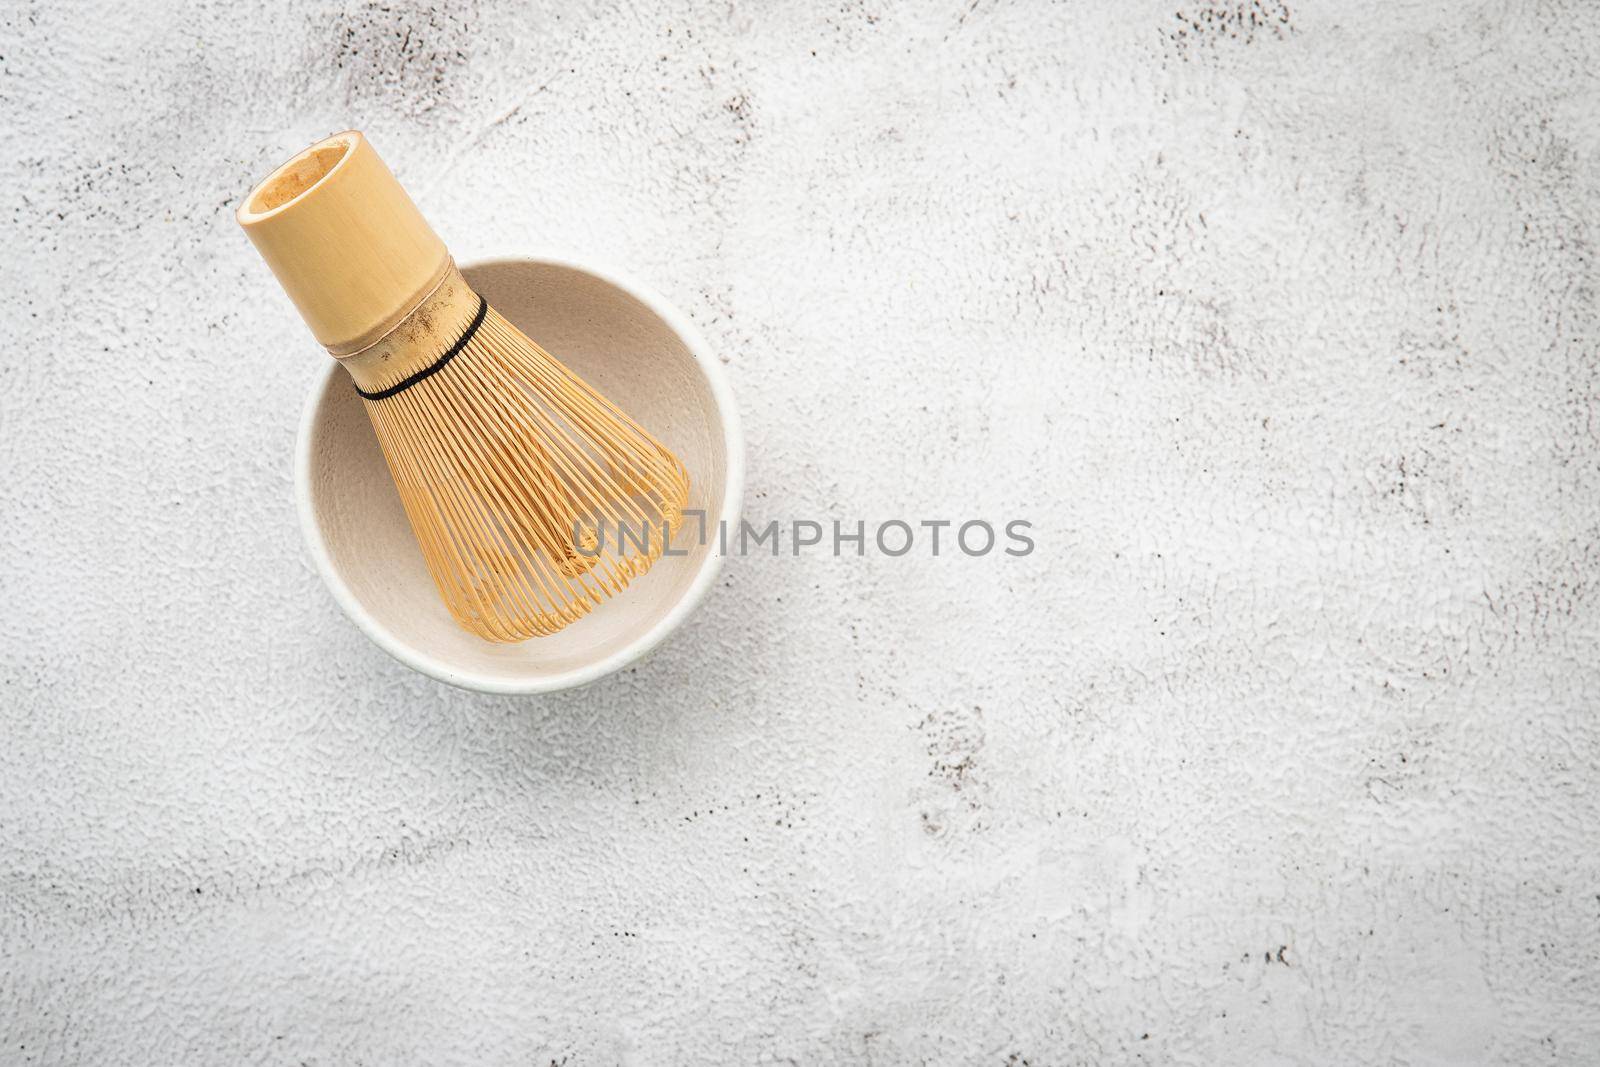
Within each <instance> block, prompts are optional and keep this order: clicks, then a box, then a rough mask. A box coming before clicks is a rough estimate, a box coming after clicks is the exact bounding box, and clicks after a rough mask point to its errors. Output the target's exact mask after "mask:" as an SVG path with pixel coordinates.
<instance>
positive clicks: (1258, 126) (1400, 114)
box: [0, 0, 1600, 1065]
mask: <svg viewBox="0 0 1600 1067" xmlns="http://www.w3.org/2000/svg"><path fill="white" fill-rule="evenodd" d="M0 19H3V23H4V27H3V33H0V117H3V121H4V128H3V134H4V142H5V148H4V151H3V153H0V204H3V208H4V223H3V225H4V246H5V251H4V259H3V266H0V271H3V276H0V324H3V330H4V347H3V351H0V464H3V478H0V538H3V544H4V549H3V552H4V554H3V557H0V605H3V608H0V683H3V684H0V730H3V734H0V1062H4V1063H7V1064H9V1063H69V1062H84V1063H97V1064H110V1063H146V1064H156V1063H161V1064H165V1063H178V1062H183V1063H237V1062H258V1063H268V1064H296V1063H315V1064H343V1063H366V1064H379V1063H396V1062H406V1061H413V1062H446V1061H451V1062H473V1063H507V1064H523V1065H528V1064H537V1065H543V1064H549V1063H555V1064H566V1065H581V1064H610V1063H628V1064H679V1063H751V1062H758V1061H777V1062H797V1063H807V1064H809V1063H823V1062H863V1063H877V1064H897V1063H919V1062H935V1063H947V1064H969V1063H970V1064H979V1063H991V1064H1013V1065H1018V1064H1024V1063H1026V1064H1036V1065H1038V1064H1069V1063H1127V1062H1151V1063H1180V1064H1211V1063H1252V1064H1253V1063H1261V1064H1268V1063H1298V1064H1312V1063H1326V1064H1390V1063H1394V1064H1457V1063H1503V1064H1517V1065H1524V1064H1539V1063H1564V1064H1584V1063H1594V1062H1596V1061H1597V1058H1600V722H1597V711H1600V352H1597V345H1600V330H1597V325H1600V323H1597V317H1600V301H1597V290H1596V281H1597V279H1596V263H1595V256H1596V248H1595V243H1594V242H1595V237H1596V234H1595V226H1596V221H1595V220H1596V218H1597V213H1600V105H1597V99H1600V96H1597V94H1600V78H1597V77H1596V74H1595V71H1596V69H1597V68H1600V9H1597V8H1596V7H1595V6H1594V5H1590V4H1584V3H1576V2H1574V3H1561V2H1555V0H1550V2H1544V3H1527V4H1513V3H1469V4H1464V5H1447V4H1436V3H1431V2H1430V3H1405V4H1368V3H1356V4H1352V3H1338V2H1333V0H1328V2H1322V3H1316V4H1302V3H1298V2H1295V3H1293V4H1292V5H1291V7H1290V8H1285V7H1284V6H1282V5H1280V4H1277V3H1272V2H1265V0H1263V2H1261V3H1257V4H1253V5H1252V4H1248V3H1244V4H1241V3H1235V2H1228V3H1216V4H1208V3H1206V2H1204V0H1197V2H1190V0H1166V2H1165V3H1155V2H1149V3H1145V2H1140V3H1133V4H1118V5H1088V4H1081V5H1047V4H1045V3H1042V2H1040V3H1024V2H1016V3H996V2H994V0H975V2H974V0H959V2H955V3H945V2H938V3H924V4H894V3H889V2H884V3H881V4H880V3H876V2H868V3H857V2H854V0H849V2H845V3H842V4H839V3H833V4H824V5H811V6H797V5H789V4H779V3H747V2H744V0H737V2H734V3H727V2H718V3H696V4H690V5H687V6H686V5H683V4H677V3H673V4H666V5H658V4H646V3H636V4H628V3H624V4H620V5H619V4H610V3H607V4H599V5H594V6H578V7H571V8H557V7H555V6H548V5H534V6H531V7H530V6H521V5H511V4H498V3H490V2H483V3H463V4H451V5H448V6H447V5H444V4H438V5H435V6H429V5H427V4H426V3H423V2H420V0H381V2H364V3H355V2H347V3H332V4H328V3H311V2H308V0H290V2H287V3H282V4H272V5H263V6H262V7H261V8H260V9H259V10H256V11H250V10H248V9H247V7H246V6H245V5H239V6H237V7H234V6H231V5H224V4H203V3H202V4H180V3H176V2H162V3H137V4H135V3H105V4H95V5H86V4H72V3H60V2H26V0H5V3H4V7H3V15H0ZM346 126H359V127H362V128H365V129H366V130H368V131H369V132H370V133H371V134H372V135H373V137H374V139H375V141H376V143H377V144H378V147H379V148H380V150H381V151H382V152H383V153H384V154H385V155H386V156H387V158H388V159H389V160H390V161H391V163H392V164H393V165H394V167H395V169H396V170H397V172H398V173H399V174H400V176H401V177H402V179H403V180H405V181H406V182H407V183H408V184H409V185H410V187H411V188H412V190H413V192H414V194H415V196H416V198H417V199H418V200H419V201H420V202H421V204H422V206H423V208H424V209H425V211H426V212H427V213H428V214H429V215H430V216H431V217H432V219H433V220H434V222H435V224H436V226H437V227H438V228H439V229H440V231H441V232H442V233H443V235H444V236H445V238H446V240H447V241H449V242H450V244H451V245H452V246H453V248H454V249H455V250H456V252H457V253H458V255H460V256H462V257H464V258H468V257H472V256H477V255H483V254H487V253H492V252H508V253H515V252H524V251H532V250H544V251H556V252H561V253H566V254H570V255H575V256H580V257H592V258H597V259H599V260H600V261H602V262H609V263H612V264H616V265H619V266H622V267H624V268H626V269H629V270H631V271H633V272H635V273H637V274H638V275H640V276H641V277H643V278H645V279H646V280H648V281H650V282H651V283H653V284H654V285H656V286H657V287H659V288H660V289H661V290H662V291H663V292H664V293H666V294H667V296H668V297H669V298H670V299H672V300H674V301H676V302H678V303H679V304H680V305H681V306H682V307H684V308H685V309H686V310H687V311H688V312H689V313H691V314H692V315H693V316H694V318H695V319H696V320H697V321H698V322H699V323H700V324H701V325H702V326H703V328H704V329H705V331H706V333H707V335H708V336H709V337H710V339H711V340H712V342H713V343H714V345H715V346H716V347H717V348H718V349H719V351H720V352H721V353H722V355H723V358H725V360H726V361H727V368H728V371H729V373H730V374H731V376H732V379H733V384H734V387H735V390H736V392H737V395H738V397H739V399H740V402H741V406H742V410H743V413H744V416H745V425H746V427H747V430H748V435H749V459H750V487H749V493H748V497H747V500H746V506H747V511H748V512H749V514H750V515H751V517H752V518H754V519H755V520H757V521H759V522H764V521H765V520H767V519H769V518H784V519H786V518H788V517H790V516H794V515H802V516H807V517H813V516H814V517H820V518H823V519H829V518H832V517H839V518H844V519H847V520H853V519H855V518H857V517H863V518H867V519H869V520H875V519H881V518H889V517H895V516H906V517H910V518H936V517H947V518H965V517H983V518H989V519H991V520H997V521H998V520H1001V519H1005V518H1010V517H1018V516H1020V517H1027V518H1031V519H1032V520H1033V521H1034V522H1035V524H1036V527H1037V531H1036V532H1037V537H1038V545H1039V548H1038V551H1037V552H1036V553H1035V554H1034V555H1033V556H1032V557H1030V558H1027V559H1024V560H1016V559H1007V558H1003V557H1002V558H990V559H985V560H969V559H964V558H962V557H960V556H954V557H952V556H949V555H944V556H941V557H940V558H939V559H937V560H934V559H930V558H927V557H925V556H919V557H907V558H905V559H902V560H885V559H881V558H879V559H872V558H868V559H865V560H855V559H847V560H834V559H831V558H818V557H811V558H802V559H800V560H794V559H787V558H786V559H778V560H773V559H770V558H765V559H740V560H732V561H730V562H729V564H728V566H727V568H726V570H725V574H724V580H723V581H722V582H721V583H720V584H719V587H718V589H717V591H716V592H715V593H714V594H713V595H712V596H711V597H710V599H709V600H708V601H707V603H706V605H705V606H704V608H703V609H702V610H701V611H700V613H699V614H698V615H697V616H696V617H695V618H694V619H693V620H692V621H691V622H690V624H689V625H688V626H687V627H686V628H685V629H684V630H683V631H681V632H680V633H679V635H678V636H676V637H675V638H674V639H673V640H672V641H671V642H670V643H669V644H668V645H667V646H666V647H665V648H663V649H662V650H661V651H660V652H659V653H657V654H656V655H655V656H654V657H653V658H651V659H650V660H648V661H646V662H645V663H643V664H641V665H639V666H637V667H636V668H635V669H633V670H629V671H627V672H625V673H623V674H622V675H620V676H617V677H613V678H611V679H609V680H607V681H604V682H602V683H599V684H596V685H594V686H593V687H591V688H589V689H587V690H583V691H579V692H574V693H568V694H564V695H561V696H557V697H552V698H545V699H491V698H485V697H480V696H476V695H473V694H469V693H464V692H458V691H454V690H451V689H448V688H446V687H444V686H441V685H438V684H436V683H434V682H432V681H429V680H427V679H425V678H422V677H419V676H417V675H414V674H411V673H408V672H407V671H405V670H404V669H402V668H401V667H399V666H398V665H397V664H395V663H393V662H391V661H390V660H388V659H387V658H385V657H384V656H383V655H382V654H381V653H380V652H378V651H377V650H376V649H375V648H374V647H372V646H371V645H370V644H368V643H367V641H366V640H365V639H363V638H362V637H361V635H360V634H359V633H358V632H357V631H356V630H355V628H354V627H353V626H352V625H351V624H349V623H348V622H347V621H346V620H345V619H344V618H343V617H342V616H341V615H340V614H339V612H338V610H337V609H336V607H335V606H334V604H333V602H332V600H331V599H330V597H329V596H328V595H327V594H326V593H325V592H324V590H323V588H322V586H321V585H320V584H319V582H318V580H317V578H316V576H315V574H314V573H313V571H312V569H311V567H310V565H309V563H308V561H307V558H306V556H305V554H304V552H303V551H302V548H301V543H300V538H299V533H298V530H297V528H296V524H295V518H294V513H293V504H292V498H291V484H290V454H291V448H292V442H293V434H294V429H295V425H296V419H297V417H298V414H299V409H300V403H301V399H302V397H303V395H304V392H305V389H306V386H307V383H308V382H309V380H310V379H311V377H312V375H313V373H314V372H315V371H316V369H317V368H318V366H319V361H320V360H321V359H322V358H324V357H322V356H321V354H320V352H319V350H318V349H316V347H315V346H314V345H313V344H312V343H311V342H310V340H309V338H308V336H307V334H306V333H305V331H304V328H303V327H302V326H301V325H300V323H299V321H298V320H297V319H296V317H295V316H294V314H293V312H292V311H291V310H290V308H289V307H288V305H287V302H286V301H285V300H284V299H283V297H282V296H281V294H280V293H279V292H278V290H277V289H276V288H275V286H274V284H273V283H272V281H271V279H270V278H269V276H268V275H267V273H266V271H265V269H264V268H263V267H262V265H261V264H260V263H259V262H258V261H257V259H256V257H255V255H254V253H253V252H252V250H251V248H250V246H249V245H248V243H247V242H246V240H245V239H244V237H243V236H242V235H241V234H240V233H239V232H238V230H237V228H236V226H235V224H234V221H233V218H232V208H233V206H234V205H235V204H236V202H237V201H238V199H239V197H240V196H241V195H242V194H243V192H244V191H245V190H246V189H247V188H248V187H249V186H250V184H251V183H252V182H253V181H254V180H255V179H257V178H259V177H260V176H261V175H263V174H265V173H266V171H267V170H268V169H269V168H270V167H271V166H272V165H274V164H276V163H277V162H279V161H280V160H281V159H282V158H284V157H285V156H287V155H288V154H289V153H290V152H292V151H294V150H295V149H297V148H299V147H300V146H301V145H303V144H305V143H307V142H309V141H310V140H312V139H313V138H316V137H318V136H321V135H323V134H326V133H329V132H331V131H334V130H337V129H341V128H344V127H346Z"/></svg>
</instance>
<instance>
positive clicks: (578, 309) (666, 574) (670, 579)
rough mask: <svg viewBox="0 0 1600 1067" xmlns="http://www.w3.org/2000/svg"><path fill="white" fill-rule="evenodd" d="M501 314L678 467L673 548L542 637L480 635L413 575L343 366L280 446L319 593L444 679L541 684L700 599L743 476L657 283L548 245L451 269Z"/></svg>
mask: <svg viewBox="0 0 1600 1067" xmlns="http://www.w3.org/2000/svg"><path fill="white" fill-rule="evenodd" d="M462 270H463V272H464V273H465V274H466V276H467V279H468V281H470V282H471V283H472V284H473V286H474V287H475V288H476V289H477V290H478V291H479V292H481V293H482V294H483V295H484V296H485V297H486V298H487V299H488V301H489V303H490V304H492V305H493V306H494V307H495V309H496V310H497V311H499V312H500V313H501V314H502V315H504V316H505V317H506V318H508V319H510V320H511V321H512V322H513V323H515V324H516V325H517V326H518V327H520V328H521V329H522V330H523V332H525V333H527V334H528V335H529V336H530V337H533V338H534V339H536V340H537V341H538V342H539V343H540V344H541V345H543V346H544V347H545V348H546V349H548V350H549V351H550V352H551V353H553V354H554V355H555V356H556V358H558V359H560V360H562V361H563V362H564V363H566V364H567V365H568V366H569V367H571V368H572V369H573V370H574V371H576V372H577V373H578V374H579V375H581V376H582V377H583V378H585V379H587V380H588V381H589V382H590V383H591V384H593V385H594V386H595V387H596V388H597V389H599V390H600V391H601V392H602V393H605V394H606V395H607V396H609V397H611V398H612V399H613V400H615V401H616V402H617V404H618V405H619V406H620V407H621V408H622V409H623V410H624V411H626V412H628V413H629V414H630V415H632V416H633V417H634V418H636V419H637V420H638V421H639V422H640V423H641V424H642V425H644V426H645V427H647V428H648V429H649V430H650V431H651V432H652V433H654V434H655V435H656V436H657V437H659V438H660V439H661V441H662V443H663V444H665V445H666V446H667V447H668V448H671V449H672V450H673V451H674V452H676V453H677V454H678V457H679V458H680V459H682V460H683V462H684V465H685V466H686V467H687V468H688V469H689V477H690V481H691V484H690V493H689V508H691V509H694V508H699V509H702V510H704V511H705V513H706V530H707V537H706V539H705V540H706V543H705V544H698V543H697V542H698V540H699V537H698V533H699V530H698V526H699V524H698V521H697V519H696V518H695V517H694V516H692V515H691V516H690V517H688V518H686V519H685V521H684V526H683V532H682V533H680V535H679V537H678V538H677V539H675V541H674V544H673V548H674V550H680V549H682V550H687V551H688V555H687V556H681V557H671V558H665V557H664V558H662V559H659V560H657V561H656V564H655V566H654V567H652V568H651V569H650V573H648V574H646V575H645V576H644V577H643V578H641V579H638V580H637V581H635V582H634V583H633V584H632V585H630V586H629V587H628V588H627V589H626V590H624V591H623V592H622V593H621V595H619V596H616V597H613V598H612V599H610V600H608V601H606V602H605V603H604V604H602V605H601V606H600V607H598V608H596V609H595V610H594V611H593V612H592V613H590V614H589V615H588V616H587V617H585V618H583V619H580V620H579V621H577V622H575V623H573V624H572V625H570V626H568V627H567V628H566V629H565V630H562V631H561V632H560V633H558V634H555V635H553V636H551V637H539V638H534V639H533V640H531V641H524V642H522V643H521V644H514V645H502V644H494V643H492V642H489V641H484V640H483V639H481V638H479V637H475V636H473V635H472V634H469V633H467V632H466V631H465V630H462V629H461V628H460V627H458V626H457V625H456V623H455V622H454V620H452V619H451V618H450V615H449V613H448V612H447V611H446V610H445V607H444V604H443V603H442V602H441V601H440V599H439V594H438V592H437V590H436V589H435V588H434V584H433V579H432V578H431V577H429V575H428V570H427V566H426V564H424V562H423V559H422V552H421V550H420V549H418V547H417V544H416V540H415V539H414V538H413V536H412V533H411V525H410V523H409V522H408V521H407V520H406V515H405V512H404V510H402V508H401V506H400V497H399V495H398V493H396V491H395V488H394V482H393V481H392V480H391V479H390V477H389V469H388V467H387V466H386V465H385V463H384V459H383V453H382V452H381V451H379V449H378V442H377V439H376V438H375V437H374V435H373V432H372V427H371V425H370V424H369V422H368V421H367V415H366V412H365V411H364V410H363V409H362V401H361V398H360V397H358V396H356V394H355V390H354V389H353V388H352V387H351V384H350V378H349V376H348V375H347V374H346V373H345V372H344V371H343V370H342V369H341V368H340V367H339V365H338V364H337V363H335V362H334V361H333V360H331V359H330V360H328V361H327V364H328V365H327V369H326V370H325V371H324V372H323V373H322V374H321V375H320V376H319V377H318V379H317V381H316V382H315V384H313V386H312V388H311V396H310V399H309V400H308V401H307V403H306V409H305V414H304V416H303V417H302V419H301V421H300V438H299V444H298V448H297V450H296V456H295V495H296V497H297V499H298V502H299V508H300V525H301V527H302V528H303V530H304V532H305V537H306V543H307V544H308V545H309V546H310V549H311V556H312V558H313V559H314V560H316V564H317V569H318V570H319V571H320V572H321V574H322V578H323V580H324V581H325V582H327V583H328V588H329V589H331V590H332V591H333V595H334V599H336V600H337V601H338V602H339V606H340V607H342V608H344V610H345V613H346V614H347V615H349V616H350V618H351V619H353V620H354V621H355V623H356V625H357V626H359V627H361V629H362V630H363V631H365V632H366V634H367V636H368V637H370V638H372V640H373V641H375V642H376V643H377V644H378V646H379V647H380V648H382V649H383V650H384V651H385V652H388V653H389V654H390V655H391V656H393V657H394V658H395V659H397V660H399V661H400V662H401V663H404V664H405V665H406V666H408V667H411V668H413V669H415V670H418V671H421V672H422V673H423V674H427V675H431V676H433V677H434V678H437V679H439V680H440V681H443V682H449V683H450V684H451V685H458V686H461V687H463V688H466V689H477V690H481V691H483V692H488V693H547V692H551V691H553V690H557V689H566V688H568V687H570V686H575V685H582V684H584V683H585V682H591V681H593V680H594V679H596V678H599V677H602V676H603V675H606V674H610V673H611V672H612V671H615V670H619V669H620V668H622V667H624V666H626V665H627V664H629V663H631V662H633V661H634V660H636V659H638V658H639V657H640V656H642V655H644V654H645V653H646V652H648V651H650V649H652V648H654V647H655V646H656V645H657V644H659V643H660V642H661V641H662V639H663V638H665V637H666V636H667V635H668V634H669V633H671V632H672V631H673V630H674V629H675V628H676V627H677V626H678V624H679V623H681V622H683V620H684V619H685V618H686V617H687V616H688V615H689V613H690V612H691V611H693V610H694V608H695V606H696V605H697V604H699V603H700V600H701V598H702V597H704V596H705V594H706V591H707V590H708V589H709V588H710V587H711V583H712V582H713V581H714V580H715V578H716V575H717V571H718V570H719V569H720V568H721V565H722V559H721V557H720V556H719V555H718V554H717V551H716V543H717V537H716V530H717V523H718V521H719V520H720V521H726V522H727V523H728V524H729V529H734V528H736V527H737V525H738V521H739V501H740V495H741V493H742V492H743V487H744V443H743V439H742V437H741V436H740V432H739V413H738V410H737V408H736V407H735V406H734V402H733V396H732V394H731V393H730V392H729V389H728V383H727V379H726V377H725V376H724V374H723V371H722V366H721V364H720V363H718V361H717V359H716V357H715V356H714V355H712V353H711V352H710V350H709V349H708V348H707V347H706V343H705V340H704V339H703V338H702V337H701V336H700V333H699V331H698V330H696V329H695V328H694V326H693V325H692V324H691V323H690V322H689V321H688V320H687V319H686V318H685V317H684V316H683V315H682V314H680V313H679V312H678V311H676V310H675V309H674V308H672V307H671V306H670V305H668V304H667V303H666V302H665V301H664V300H662V299H661V298H660V297H659V296H657V295H655V294H654V293H652V292H650V291H649V290H648V289H646V288H644V287H643V286H640V285H638V284H636V283H634V282H631V281H625V280H623V279H622V278H619V277H618V276H617V275H615V274H612V273H609V272H605V271H600V270H596V269H595V268H593V267H587V266H579V265H577V264H574V263H566V262H560V261H557V260H552V259H497V260H489V261H485V262H481V263H476V264H472V265H470V266H466V267H463V268H462Z"/></svg>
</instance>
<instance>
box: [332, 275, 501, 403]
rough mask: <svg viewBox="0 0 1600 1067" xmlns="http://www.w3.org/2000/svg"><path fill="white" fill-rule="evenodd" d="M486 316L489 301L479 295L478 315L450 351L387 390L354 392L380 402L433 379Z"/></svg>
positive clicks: (358, 389) (468, 339)
mask: <svg viewBox="0 0 1600 1067" xmlns="http://www.w3.org/2000/svg"><path fill="white" fill-rule="evenodd" d="M488 314H489V301H487V300H485V299H484V298H483V297H482V296H481V295H480V296H479V297H478V313H477V314H476V315H474V316H472V322H471V323H470V324H468V326H467V328H466V330H465V331H463V333H462V334H461V338H460V339H459V340H458V341H456V343H455V344H453V345H451V346H450V350H449V351H448V352H446V353H445V354H444V355H442V356H440V357H439V358H438V359H436V360H434V361H433V362H432V363H430V364H428V365H427V366H426V367H423V368H422V369H421V370H419V371H417V373H415V374H413V375H410V376H409V377H406V378H402V379H400V380H399V381H398V382H395V383H394V384H393V385H391V386H389V387H388V388H387V389H379V390H377V391H376V392H372V393H369V392H367V391H366V390H365V389H363V388H361V386H359V385H358V386H356V392H357V393H359V394H361V398H362V399H363V400H382V399H384V398H385V397H390V396H394V395H395V394H396V393H400V392H404V391H405V390H407V389H410V388H411V387H412V386H413V385H416V384H417V383H418V382H420V381H426V380H427V379H428V378H431V377H433V376H434V375H435V374H438V373H439V372H440V371H442V370H444V368H445V367H446V366H447V365H448V364H449V362H450V361H451V360H452V359H455V358H456V357H457V356H459V355H460V354H461V350H462V349H463V348H465V347H467V342H468V341H471V340H472V335H473V334H475V333H477V332H478V327H479V326H482V325H483V319H484V316H486V315H488Z"/></svg>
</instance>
